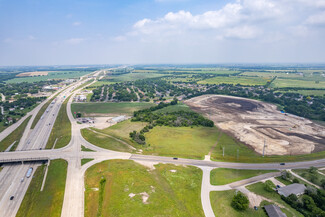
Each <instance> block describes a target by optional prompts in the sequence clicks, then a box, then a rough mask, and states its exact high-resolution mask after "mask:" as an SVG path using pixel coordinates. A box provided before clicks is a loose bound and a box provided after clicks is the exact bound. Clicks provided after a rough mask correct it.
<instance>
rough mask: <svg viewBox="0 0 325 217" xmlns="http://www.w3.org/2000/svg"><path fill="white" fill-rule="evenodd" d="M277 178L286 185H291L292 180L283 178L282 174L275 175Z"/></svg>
mask: <svg viewBox="0 0 325 217" xmlns="http://www.w3.org/2000/svg"><path fill="white" fill-rule="evenodd" d="M274 178H275V179H276V180H278V181H279V182H281V183H283V184H284V185H291V184H292V182H291V181H289V180H286V179H283V178H282V177H281V176H278V177H274Z"/></svg>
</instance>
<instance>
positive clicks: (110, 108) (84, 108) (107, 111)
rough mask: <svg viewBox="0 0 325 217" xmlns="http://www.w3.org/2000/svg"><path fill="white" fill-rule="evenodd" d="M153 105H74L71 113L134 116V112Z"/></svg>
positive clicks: (133, 103)
mask: <svg viewBox="0 0 325 217" xmlns="http://www.w3.org/2000/svg"><path fill="white" fill-rule="evenodd" d="M154 105H155V104H153V103H137V102H120V103H111V102H107V103H72V104H71V111H72V113H74V112H80V113H81V114H82V116H83V117H90V116H109V115H114V116H117V115H132V114H133V112H134V111H137V110H140V109H144V108H149V107H151V106H154Z"/></svg>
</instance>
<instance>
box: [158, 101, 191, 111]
mask: <svg viewBox="0 0 325 217" xmlns="http://www.w3.org/2000/svg"><path fill="white" fill-rule="evenodd" d="M178 111H192V110H191V109H190V107H188V106H187V105H186V104H183V103H178V104H177V105H172V106H167V107H165V108H162V109H159V110H156V111H154V113H166V112H178Z"/></svg>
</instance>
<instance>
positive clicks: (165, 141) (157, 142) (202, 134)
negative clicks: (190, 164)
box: [143, 126, 218, 159]
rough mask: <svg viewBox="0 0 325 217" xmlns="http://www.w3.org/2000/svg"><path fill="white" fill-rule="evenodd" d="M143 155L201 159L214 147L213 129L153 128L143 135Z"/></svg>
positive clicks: (216, 132) (214, 132)
mask: <svg viewBox="0 0 325 217" xmlns="http://www.w3.org/2000/svg"><path fill="white" fill-rule="evenodd" d="M145 137H146V143H147V144H150V146H149V147H147V148H146V149H144V150H143V154H153V155H162V156H171V157H183V158H194V159H203V158H204V156H205V155H207V154H209V152H210V151H211V150H212V149H213V147H214V146H215V144H216V142H217V139H218V130H217V128H215V127H211V128H210V127H193V128H191V127H165V126H163V127H155V128H153V129H151V130H150V131H149V132H148V133H146V134H145Z"/></svg>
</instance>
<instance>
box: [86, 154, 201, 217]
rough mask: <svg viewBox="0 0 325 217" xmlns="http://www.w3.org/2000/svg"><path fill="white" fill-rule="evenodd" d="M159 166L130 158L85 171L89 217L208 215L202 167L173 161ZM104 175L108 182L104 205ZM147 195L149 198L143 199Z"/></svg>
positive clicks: (101, 164) (108, 162) (97, 165)
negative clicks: (204, 205)
mask: <svg viewBox="0 0 325 217" xmlns="http://www.w3.org/2000/svg"><path fill="white" fill-rule="evenodd" d="M155 168H156V169H155V170H149V169H148V168H146V167H144V166H142V165H140V164H137V163H135V162H133V161H129V160H110V161H104V162H102V163H99V164H95V165H94V166H92V167H90V168H89V169H88V170H87V171H86V173H85V189H86V190H85V216H98V214H99V213H101V214H102V215H101V216H103V217H105V216H116V217H117V216H128V217H133V216H134V217H135V216H184V217H188V216H196V217H199V216H204V213H203V210H202V205H201V197H200V190H201V179H202V171H201V170H200V169H198V168H196V167H191V166H187V167H184V166H176V165H171V164H158V165H156V166H155ZM102 178H105V179H106V184H105V185H104V189H102V197H103V198H102V206H101V207H100V206H99V192H100V191H101V190H100V180H101V179H102ZM97 189H99V190H97ZM133 194H134V195H133ZM141 194H142V195H141ZM146 194H148V195H147V196H148V198H147V200H146V201H143V198H144V197H143V196H144V195H146Z"/></svg>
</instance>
